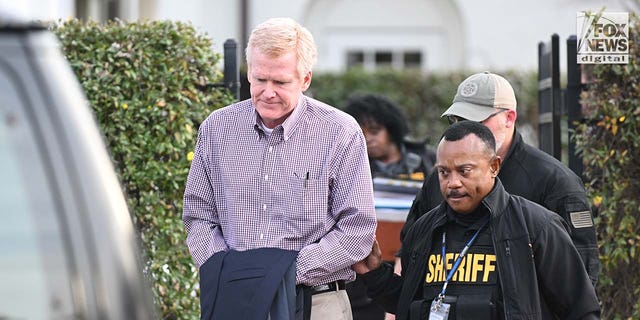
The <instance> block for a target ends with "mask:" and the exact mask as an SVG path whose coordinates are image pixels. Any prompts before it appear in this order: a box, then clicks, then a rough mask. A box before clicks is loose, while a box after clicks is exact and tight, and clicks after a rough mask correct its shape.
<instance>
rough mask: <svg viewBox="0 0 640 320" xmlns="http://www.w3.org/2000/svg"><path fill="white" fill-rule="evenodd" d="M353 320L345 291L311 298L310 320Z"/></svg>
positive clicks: (326, 293)
mask: <svg viewBox="0 0 640 320" xmlns="http://www.w3.org/2000/svg"><path fill="white" fill-rule="evenodd" d="M329 319H330V320H353V315H352V314H351V303H350V302H349V296H347V290H338V291H332V292H325V293H320V294H316V295H313V296H311V320H329Z"/></svg>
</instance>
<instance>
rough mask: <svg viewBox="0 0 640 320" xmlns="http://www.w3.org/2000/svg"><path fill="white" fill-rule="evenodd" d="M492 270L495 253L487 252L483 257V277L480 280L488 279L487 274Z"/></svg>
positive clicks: (494, 264) (485, 280)
mask: <svg viewBox="0 0 640 320" xmlns="http://www.w3.org/2000/svg"><path fill="white" fill-rule="evenodd" d="M493 271H496V255H494V254H488V255H487V256H486V258H485V259H484V277H482V281H483V282H487V281H489V275H490V274H491V272H493Z"/></svg>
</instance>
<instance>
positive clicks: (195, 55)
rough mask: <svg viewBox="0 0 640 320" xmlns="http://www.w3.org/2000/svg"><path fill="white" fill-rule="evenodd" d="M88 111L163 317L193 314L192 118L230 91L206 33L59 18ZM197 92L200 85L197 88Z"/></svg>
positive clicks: (170, 25) (169, 25) (195, 121)
mask: <svg viewBox="0 0 640 320" xmlns="http://www.w3.org/2000/svg"><path fill="white" fill-rule="evenodd" d="M53 31H54V32H55V33H56V34H57V36H58V37H59V39H60V41H61V42H62V48H63V51H64V54H65V55H66V57H67V59H68V60H69V61H70V63H71V65H72V67H73V70H74V71H75V73H76V75H77V77H78V78H79V80H80V82H81V84H82V87H83V88H84V90H85V93H86V96H87V98H88V100H89V103H90V104H91V107H92V108H93V111H94V112H95V114H96V117H97V120H98V122H99V125H100V128H101V130H102V132H103V134H104V137H105V139H106V143H107V145H108V147H109V149H110V152H111V158H112V160H113V162H114V164H115V167H116V170H117V173H118V176H119V178H120V182H121V183H122V186H123V188H124V192H125V194H126V196H127V200H128V204H129V208H130V209H131V211H132V213H133V221H134V223H135V226H136V227H137V229H138V230H139V232H140V237H141V241H142V243H143V246H144V251H145V255H146V256H145V258H146V259H145V260H146V261H147V263H146V265H145V270H144V271H145V274H146V276H147V277H149V278H150V281H151V282H152V284H153V292H154V295H155V302H156V305H157V308H158V309H160V311H161V313H162V318H163V319H197V318H198V317H199V299H198V296H199V291H198V287H197V280H198V274H197V269H196V267H195V265H194V264H193V262H192V260H191V257H190V255H189V252H188V250H187V246H186V242H185V238H186V234H185V231H184V227H183V225H182V220H181V216H182V197H183V193H184V186H185V183H186V178H187V175H188V171H189V166H190V163H191V157H192V156H193V153H192V152H191V150H193V149H194V146H195V141H196V138H197V129H198V125H199V123H200V122H201V121H202V120H204V118H205V117H206V116H207V115H208V114H209V113H210V112H211V111H213V110H214V109H216V108H218V107H220V106H223V105H225V104H228V103H229V102H231V101H232V97H231V96H230V95H229V94H228V93H226V92H224V91H221V90H205V89H203V88H205V87H206V84H209V83H215V82H220V81H222V74H221V73H220V72H219V71H217V69H216V68H215V64H216V63H217V62H218V60H219V59H220V56H219V55H218V54H215V53H214V52H213V51H212V50H211V40H210V39H209V38H208V37H206V36H205V35H203V34H199V33H197V32H196V30H194V28H193V27H192V26H191V25H189V24H184V23H179V22H138V23H122V22H119V21H115V22H108V23H106V24H97V23H94V22H88V23H83V22H80V21H77V20H69V21H66V22H63V23H60V24H58V25H57V26H54V27H53ZM203 90H205V91H203Z"/></svg>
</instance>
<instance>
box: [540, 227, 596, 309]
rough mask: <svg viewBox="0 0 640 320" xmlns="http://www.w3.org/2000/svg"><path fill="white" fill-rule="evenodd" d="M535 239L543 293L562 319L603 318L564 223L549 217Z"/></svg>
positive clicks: (541, 291)
mask: <svg viewBox="0 0 640 320" xmlns="http://www.w3.org/2000/svg"><path fill="white" fill-rule="evenodd" d="M549 217H550V219H549V221H548V222H549V223H547V224H545V225H544V226H543V227H542V228H541V231H540V232H539V234H538V235H537V236H536V237H535V239H534V240H533V252H534V257H535V265H536V273H537V275H538V284H539V286H540V293H541V294H542V296H543V297H544V301H545V302H546V303H547V304H548V306H549V308H550V309H551V311H552V312H553V313H554V314H555V315H557V316H558V317H559V318H560V319H599V318H600V306H599V303H598V299H597V297H596V292H595V289H594V287H593V285H592V284H591V281H590V279H589V276H588V275H587V272H586V270H585V269H584V267H583V265H582V261H581V259H580V255H579V253H578V251H577V250H576V248H575V246H574V245H573V244H572V242H571V239H570V238H569V235H568V233H567V232H566V229H565V226H564V225H563V222H562V220H561V219H560V217H558V216H557V215H550V216H549Z"/></svg>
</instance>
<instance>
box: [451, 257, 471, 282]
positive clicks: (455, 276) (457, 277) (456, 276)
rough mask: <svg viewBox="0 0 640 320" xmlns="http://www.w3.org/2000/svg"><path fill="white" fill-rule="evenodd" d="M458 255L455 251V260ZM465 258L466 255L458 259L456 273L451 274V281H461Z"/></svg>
mask: <svg viewBox="0 0 640 320" xmlns="http://www.w3.org/2000/svg"><path fill="white" fill-rule="evenodd" d="M459 256H460V254H458V253H456V255H455V259H456V260H457V259H458V257H459ZM465 259H467V257H464V258H462V260H461V261H460V265H459V266H458V270H456V273H454V274H453V278H451V280H452V281H462V280H463V278H464V260H465Z"/></svg>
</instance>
